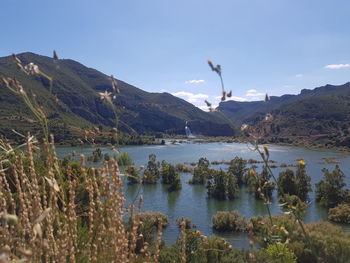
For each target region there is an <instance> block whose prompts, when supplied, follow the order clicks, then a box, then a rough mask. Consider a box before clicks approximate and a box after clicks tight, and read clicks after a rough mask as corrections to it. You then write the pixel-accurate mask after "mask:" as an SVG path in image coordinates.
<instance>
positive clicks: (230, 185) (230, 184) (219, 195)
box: [207, 170, 237, 200]
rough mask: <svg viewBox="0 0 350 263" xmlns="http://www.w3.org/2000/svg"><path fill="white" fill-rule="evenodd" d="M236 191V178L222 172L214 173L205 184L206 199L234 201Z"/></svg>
mask: <svg viewBox="0 0 350 263" xmlns="http://www.w3.org/2000/svg"><path fill="white" fill-rule="evenodd" d="M236 190H237V178H236V177H234V176H233V175H232V174H230V173H226V172H224V171H222V170H220V171H216V172H215V173H214V175H213V177H212V178H211V179H210V180H208V183H207V193H208V197H214V198H216V199H219V200H225V199H234V198H235V193H236Z"/></svg>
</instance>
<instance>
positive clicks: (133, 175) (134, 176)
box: [125, 166, 141, 184]
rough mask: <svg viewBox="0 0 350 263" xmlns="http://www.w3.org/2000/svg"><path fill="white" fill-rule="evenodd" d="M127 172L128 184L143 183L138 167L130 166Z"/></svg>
mask: <svg viewBox="0 0 350 263" xmlns="http://www.w3.org/2000/svg"><path fill="white" fill-rule="evenodd" d="M125 172H126V173H127V174H128V175H129V176H128V177H127V178H128V184H137V183H139V182H140V181H141V179H140V177H139V176H138V174H139V170H138V169H137V168H136V166H129V167H128V168H126V169H125Z"/></svg>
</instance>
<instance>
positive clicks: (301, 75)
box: [295, 74, 304, 78]
mask: <svg viewBox="0 0 350 263" xmlns="http://www.w3.org/2000/svg"><path fill="white" fill-rule="evenodd" d="M295 77H296V78H302V77H304V75H303V74H296V75H295Z"/></svg>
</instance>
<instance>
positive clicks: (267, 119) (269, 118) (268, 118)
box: [265, 113, 273, 121]
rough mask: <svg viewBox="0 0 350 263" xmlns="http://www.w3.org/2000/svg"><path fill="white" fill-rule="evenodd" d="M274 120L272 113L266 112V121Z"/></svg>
mask: <svg viewBox="0 0 350 263" xmlns="http://www.w3.org/2000/svg"><path fill="white" fill-rule="evenodd" d="M272 120H273V116H272V114H270V113H268V114H266V116H265V121H272Z"/></svg>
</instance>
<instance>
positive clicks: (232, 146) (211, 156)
mask: <svg viewBox="0 0 350 263" xmlns="http://www.w3.org/2000/svg"><path fill="white" fill-rule="evenodd" d="M100 148H101V150H102V152H103V153H109V154H111V155H114V154H115V152H114V151H112V150H111V149H110V148H109V147H100ZM94 149H96V148H94V147H57V153H58V155H59V157H60V158H62V157H64V156H67V155H68V154H69V153H71V152H72V151H75V152H76V153H82V154H84V155H85V156H89V155H91V153H92V151H93V150H94ZM269 150H270V159H271V160H275V161H276V162H277V163H276V164H277V165H278V164H281V163H287V164H292V163H293V164H295V163H296V162H297V160H298V159H301V158H302V159H304V161H305V162H306V163H307V166H306V170H307V173H308V175H310V176H311V184H312V188H313V190H314V189H315V183H317V182H318V181H320V180H321V178H322V176H323V173H322V171H321V170H322V168H324V167H325V168H328V169H330V170H332V169H334V167H335V164H327V163H325V160H324V158H331V159H332V160H335V161H337V162H339V166H340V168H341V170H342V171H343V172H344V173H345V175H346V184H347V187H350V155H349V154H346V153H342V152H336V151H331V150H309V149H305V148H301V147H293V146H278V145H269ZM119 151H120V152H127V153H129V155H130V156H131V157H132V159H133V161H134V163H135V165H136V166H137V167H140V166H142V165H145V166H146V164H147V162H148V155H149V154H152V153H153V154H155V155H156V156H157V160H158V161H162V160H166V161H167V162H169V163H172V164H176V163H183V162H195V161H198V159H199V158H200V157H206V158H207V159H208V160H209V161H229V160H232V159H233V158H234V157H235V156H239V157H242V158H244V159H250V158H252V159H256V160H260V158H259V155H258V153H257V152H254V151H252V150H250V148H249V147H248V145H247V144H245V143H203V144H201V143H191V142H188V143H182V144H178V145H172V144H170V143H169V144H168V143H167V144H166V145H157V146H124V147H120V148H119ZM94 165H101V164H94ZM211 167H212V168H215V169H220V168H221V169H227V166H226V165H215V166H213V165H212V166H211ZM285 169H286V168H275V169H272V171H273V172H274V174H275V176H278V173H279V172H281V171H283V170H285ZM191 178H192V175H191V174H181V181H182V190H180V191H177V192H172V193H168V192H167V190H166V186H163V185H162V184H160V183H158V184H157V185H127V184H125V195H126V199H127V204H130V202H132V201H134V200H135V198H136V197H137V195H138V194H141V195H143V197H144V203H143V206H142V210H143V211H148V210H150V211H159V212H162V213H164V214H166V215H168V219H169V225H168V227H167V228H166V229H165V231H164V234H163V239H164V240H165V241H166V242H167V243H168V244H171V243H173V242H175V240H176V239H177V237H178V235H179V231H178V226H177V223H176V221H175V220H176V218H179V217H190V218H192V223H193V224H194V225H196V229H198V230H200V231H201V232H202V233H203V234H204V235H208V236H210V235H213V234H215V235H218V236H221V237H225V238H226V239H227V240H228V241H229V242H231V243H232V244H233V245H234V246H235V247H247V246H248V242H249V240H248V237H247V236H246V235H245V234H244V233H243V234H242V233H239V234H218V233H213V230H212V228H211V225H212V223H211V218H212V216H213V215H214V214H215V213H216V212H217V211H230V210H238V211H239V212H240V213H241V214H242V215H243V216H245V217H247V218H249V217H252V216H255V215H265V214H267V211H266V207H265V205H264V204H263V202H262V201H257V200H256V199H255V198H254V195H253V194H252V193H249V192H248V190H247V189H246V188H241V190H240V191H239V193H238V194H237V198H236V199H234V200H232V201H218V200H214V199H208V198H207V191H206V188H205V187H204V186H201V185H190V184H188V181H189V180H190V179H191ZM309 198H310V201H311V203H310V205H309V208H308V210H307V213H306V215H305V219H304V221H305V222H317V221H322V220H327V210H326V209H324V208H322V207H320V206H319V205H318V204H316V203H315V201H314V192H311V193H309ZM271 212H272V214H281V211H280V209H279V206H278V201H277V192H276V191H275V192H274V195H273V200H272V204H271ZM344 229H345V230H346V231H349V230H350V226H345V227H344Z"/></svg>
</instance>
